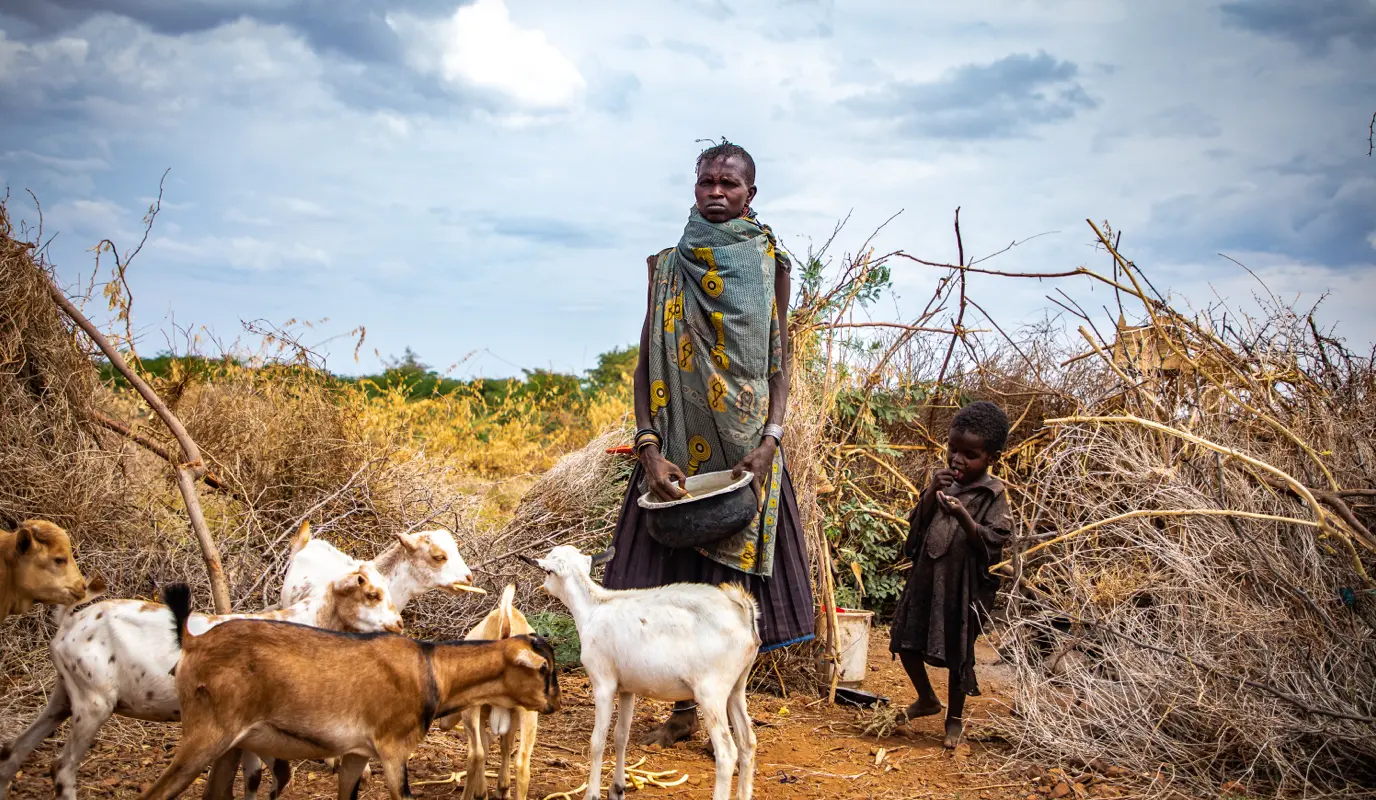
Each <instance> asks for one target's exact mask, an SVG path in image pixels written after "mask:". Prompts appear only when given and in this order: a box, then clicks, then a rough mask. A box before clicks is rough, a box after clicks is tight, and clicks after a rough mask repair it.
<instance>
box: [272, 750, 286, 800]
mask: <svg viewBox="0 0 1376 800" xmlns="http://www.w3.org/2000/svg"><path fill="white" fill-rule="evenodd" d="M288 783H291V762H290V761H288V760H286V759H285V758H275V759H272V791H271V792H270V793H269V794H268V798H269V800H277V798H279V797H281V796H282V790H283V789H286V788H287V784H288Z"/></svg>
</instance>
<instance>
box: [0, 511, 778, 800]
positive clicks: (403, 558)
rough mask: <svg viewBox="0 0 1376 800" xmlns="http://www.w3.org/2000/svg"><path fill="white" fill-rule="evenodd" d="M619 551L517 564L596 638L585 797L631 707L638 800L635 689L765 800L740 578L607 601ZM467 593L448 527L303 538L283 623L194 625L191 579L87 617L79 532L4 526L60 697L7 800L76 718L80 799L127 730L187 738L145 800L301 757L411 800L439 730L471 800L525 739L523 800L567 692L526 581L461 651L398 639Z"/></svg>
mask: <svg viewBox="0 0 1376 800" xmlns="http://www.w3.org/2000/svg"><path fill="white" fill-rule="evenodd" d="M610 557H611V553H610V551H607V552H604V553H601V554H599V555H596V556H588V555H585V554H583V553H580V552H579V551H578V550H577V549H575V548H573V547H569V546H565V545H561V546H558V547H555V548H554V549H553V550H551V551H550V553H549V554H548V555H547V556H545V557H544V558H539V559H536V558H530V557H528V556H521V558H522V560H524V561H526V562H527V563H529V564H531V565H532V566H535V567H537V568H539V569H540V570H542V571H543V572H544V573H545V579H544V584H543V588H544V589H545V591H547V592H549V593H550V594H551V595H552V596H554V597H555V598H557V599H558V600H559V601H560V602H562V603H563V604H564V605H565V606H566V607H567V608H568V610H569V613H570V614H571V616H572V617H573V620H574V623H575V625H576V627H577V629H578V634H579V639H580V640H581V659H582V664H583V667H584V669H585V671H586V672H587V676H588V679H589V683H590V685H591V689H592V693H593V697H594V700H595V703H596V721H595V723H594V727H593V732H592V740H591V744H590V747H589V762H590V763H589V767H588V768H589V773H588V780H587V793H586V795H585V797H586V800H596V798H599V797H600V795H601V775H602V758H603V750H604V747H605V743H606V738H607V733H608V729H609V728H610V726H611V718H612V707H613V704H614V703H615V704H616V705H617V707H618V708H619V715H618V719H617V725H616V734H615V735H616V738H615V746H616V764H615V768H614V771H613V774H612V781H611V789H610V791H609V797H610V798H611V800H620V799H621V798H622V797H623V796H624V794H625V791H626V746H627V740H628V739H629V736H630V727H631V717H632V711H633V708H634V704H635V698H636V695H644V696H646V697H650V698H654V699H658V700H694V701H696V702H697V704H698V707H699V709H700V712H701V714H702V719H703V723H704V725H705V727H706V729H707V732H708V735H709V737H710V738H711V742H712V748H713V753H714V756H715V759H716V784H715V789H714V792H713V800H728V798H729V797H730V795H731V779H732V775H733V773H734V772H735V771H736V769H737V767H739V772H740V777H739V780H738V787H737V795H738V796H739V797H740V798H742V800H750V797H751V793H752V783H753V781H752V779H753V774H754V760H755V734H754V732H753V730H752V725H751V720H750V716H749V714H748V712H747V710H746V702H745V684H746V680H747V678H748V676H749V673H750V666H751V664H752V662H753V661H754V659H755V656H756V653H757V651H758V648H759V643H760V640H759V634H758V630H757V624H756V616H757V613H758V610H757V608H756V606H755V601H754V599H753V598H752V597H751V596H750V594H749V593H748V592H746V591H744V590H742V589H740V588H739V587H737V586H734V585H731V584H723V585H722V586H708V585H699V584H674V585H670V586H664V587H660V588H656V589H643V590H635V591H612V590H609V589H605V588H603V587H601V586H599V585H598V584H596V583H594V582H593V580H592V578H591V571H592V567H593V566H595V565H596V564H599V563H602V562H603V561H605V560H607V559H609V558H610ZM471 581H472V573H471V572H470V570H469V569H468V566H467V565H466V564H465V563H464V560H463V557H462V556H461V555H460V554H459V551H458V547H457V546H456V544H455V542H454V537H453V536H452V535H451V534H450V533H449V532H448V531H444V530H432V531H425V532H421V533H404V534H398V535H397V536H396V542H394V543H393V544H391V545H390V546H388V547H387V548H386V549H384V550H383V551H382V552H381V553H379V554H378V555H377V556H376V557H375V558H374V559H373V560H371V561H360V560H358V559H355V558H351V557H349V556H347V555H345V554H344V553H342V552H341V551H339V550H338V549H336V548H335V547H334V546H333V545H331V544H329V543H328V542H325V541H322V540H320V539H314V538H312V537H311V533H310V527H309V524H303V525H302V526H301V529H300V531H299V532H298V533H297V534H296V536H295V538H294V539H293V540H292V543H291V555H290V561H289V562H288V566H287V571H286V575H285V576H284V578H283V583H282V592H281V599H280V607H279V608H278V609H275V610H269V611H263V612H260V613H256V614H222V615H210V614H198V613H193V612H192V611H191V592H190V590H189V589H188V587H187V586H186V585H185V584H172V585H169V586H166V587H164V588H163V590H162V597H163V601H164V604H157V603H148V602H144V601H140V600H102V601H100V602H90V601H93V600H95V599H96V598H97V597H99V596H100V595H101V594H102V593H103V592H104V590H105V587H104V585H103V582H102V581H101V580H100V579H99V578H96V579H93V580H92V581H90V582H89V584H88V582H87V581H86V579H85V578H84V577H83V576H82V574H81V571H80V570H79V569H78V568H77V566H76V564H75V561H74V559H73V556H72V549H71V543H70V541H69V539H68V536H67V533H66V532H65V531H64V530H62V528H60V527H58V526H56V525H53V524H52V523H50V522H45V521H41V520H30V521H26V522H24V523H22V524H21V525H20V526H19V527H18V529H17V530H16V531H14V532H11V533H5V532H0V619H3V618H4V617H5V616H8V615H9V614H17V613H22V612H24V611H26V610H28V609H29V608H30V607H31V606H32V605H34V604H35V603H46V604H50V605H54V606H58V607H59V608H58V611H57V613H56V619H57V621H58V625H57V632H56V634H55V635H54V637H53V640H52V643H51V645H50V652H51V656H52V661H53V667H54V668H55V671H56V673H57V683H56V686H55V687H54V688H53V691H52V694H51V696H50V698H49V700H48V704H47V706H46V707H45V708H44V709H43V711H42V713H41V714H40V715H39V717H38V719H36V720H34V722H33V723H32V724H31V725H29V727H28V729H27V730H25V731H24V732H23V733H22V734H20V736H19V738H18V739H16V740H15V741H14V742H12V743H11V744H9V745H6V746H4V747H0V800H4V798H5V795H6V794H7V793H8V791H9V788H10V786H11V784H12V783H13V781H14V778H15V776H16V774H17V773H18V772H19V769H20V767H21V766H22V764H23V763H24V760H25V759H26V758H27V757H28V756H29V754H30V753H32V752H33V750H34V749H35V748H36V747H37V746H38V745H39V744H40V743H41V742H42V741H43V740H44V739H46V738H47V737H48V736H50V735H51V734H52V733H53V732H54V731H55V730H56V729H57V728H58V726H59V725H61V723H62V722H63V721H64V720H66V719H67V718H69V717H70V718H71V727H70V731H69V734H68V738H67V741H66V743H65V744H64V745H63V747H62V751H61V753H60V754H59V755H58V757H57V760H56V762H55V763H54V764H53V768H52V778H53V790H54V793H55V794H56V795H57V796H58V798H60V800H75V798H76V774H77V767H78V765H79V764H80V762H81V759H82V757H83V756H84V755H85V754H86V751H87V750H88V749H90V747H91V745H92V743H93V742H94V741H95V737H96V734H97V733H98V732H99V730H100V727H101V725H103V724H104V723H105V721H106V720H107V719H109V718H110V716H111V715H112V714H120V715H123V716H126V717H133V718H135V719H141V720H149V721H154V722H172V721H180V722H181V725H182V735H181V740H180V742H179V743H178V747H177V751H176V754H175V755H174V756H173V759H172V762H171V764H170V765H168V767H167V769H166V770H165V771H164V772H163V774H162V775H161V776H160V777H159V778H158V780H157V781H156V782H155V783H154V784H153V785H152V786H151V787H149V789H148V790H147V791H145V792H144V793H143V794H142V798H143V800H164V798H171V797H176V796H177V795H178V794H180V793H181V792H182V791H184V790H185V789H186V788H187V787H188V786H190V785H191V783H192V782H193V781H194V780H195V779H196V778H197V776H199V775H200V774H201V773H202V772H203V771H204V770H205V768H206V767H207V766H209V767H210V775H209V777H208V779H207V780H206V787H205V796H206V797H207V798H216V799H217V800H218V798H228V797H230V795H231V794H232V785H233V781H234V778H235V775H236V774H237V773H238V772H239V771H240V770H241V769H242V772H243V776H244V781H243V786H244V795H245V798H246V800H253V799H254V798H255V797H256V794H257V791H258V789H259V786H260V783H261V777H262V773H263V770H264V768H265V767H267V768H269V769H270V770H271V772H272V775H273V789H272V791H271V796H272V797H273V798H276V797H277V796H278V795H279V794H280V793H281V791H282V789H283V788H284V787H285V786H286V784H287V782H288V781H289V780H290V778H291V768H290V761H293V760H300V759H326V760H329V761H330V762H331V763H333V764H335V766H336V768H337V771H338V775H339V797H340V798H341V800H349V798H356V797H357V795H358V790H359V786H360V784H361V783H362V781H363V779H364V778H365V777H366V775H367V774H368V763H369V760H370V759H376V760H377V761H378V762H379V763H380V764H381V766H382V771H383V777H384V780H385V782H386V785H387V791H388V793H389V795H390V796H391V797H392V799H393V800H398V798H403V797H410V796H411V792H410V787H409V785H408V781H407V768H406V761H407V758H408V757H409V756H410V754H411V753H412V752H413V751H414V750H415V749H416V747H417V746H419V745H420V743H421V741H422V740H423V739H424V737H425V734H426V732H427V731H428V730H429V729H430V727H431V726H432V725H435V724H437V725H439V726H440V727H441V728H443V729H446V730H447V729H452V728H453V727H455V726H456V725H458V724H459V723H460V722H462V724H463V726H464V731H465V733H466V734H467V738H468V742H469V752H468V763H467V778H466V780H465V782H464V784H465V785H464V795H463V796H464V800H471V798H473V797H475V796H477V797H482V796H485V794H486V788H487V787H486V780H485V777H484V766H483V765H484V762H485V760H486V749H487V745H488V737H489V733H490V735H491V736H495V737H496V738H497V739H498V742H499V746H500V753H501V769H500V770H499V772H498V782H497V788H498V790H499V792H501V793H502V794H504V795H505V793H506V792H507V791H508V790H509V788H510V774H509V773H510V771H511V770H510V766H511V756H512V753H513V745H514V746H515V772H516V787H515V788H516V791H515V797H516V800H525V798H526V793H527V791H528V789H529V786H530V756H531V752H532V750H533V749H534V746H535V735H536V727H537V723H538V720H539V715H540V714H548V713H552V712H554V711H555V710H557V709H558V708H559V707H560V695H559V681H558V675H557V671H556V667H555V662H554V653H553V650H552V649H551V648H550V645H549V644H548V643H547V642H546V641H545V640H544V639H543V638H541V637H540V636H537V635H534V634H533V632H532V630H531V628H530V625H529V624H528V623H527V622H526V619H525V617H524V616H523V615H522V614H521V612H520V611H519V610H517V609H516V608H515V607H514V605H513V597H514V593H515V587H514V586H511V585H508V586H507V587H506V588H505V590H504V591H503V592H502V595H501V599H500V600H499V602H498V603H497V605H496V607H495V608H493V609H492V611H490V612H489V613H488V615H487V616H486V617H485V618H484V619H483V620H482V621H481V622H479V623H478V624H477V625H476V626H475V627H474V628H473V629H472V630H471V631H469V632H468V634H467V636H466V637H465V638H464V640H462V641H445V642H426V641H419V640H416V639H412V638H409V637H406V636H403V635H401V631H402V620H401V614H400V611H401V609H403V608H405V607H406V604H407V603H409V602H410V601H411V600H412V599H414V598H416V597H418V596H419V595H421V594H424V593H426V592H429V591H431V590H440V591H445V592H450V593H461V592H476V593H483V590H481V589H477V588H475V587H473V586H472V585H471ZM84 603H90V605H85V606H84V607H83V608H81V609H80V610H79V611H75V612H73V608H74V607H75V606H76V605H78V604H84ZM484 723H486V727H487V731H484V730H483V727H484ZM518 733H519V742H517V734H518Z"/></svg>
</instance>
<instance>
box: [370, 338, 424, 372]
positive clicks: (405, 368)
mask: <svg viewBox="0 0 1376 800" xmlns="http://www.w3.org/2000/svg"><path fill="white" fill-rule="evenodd" d="M382 365H383V366H384V367H385V368H386V370H387V371H388V372H400V373H402V374H405V375H416V376H419V375H425V374H428V373H429V372H430V365H429V364H422V363H421V360H420V356H418V355H416V351H414V350H412V349H411V345H409V344H408V345H406V349H405V350H404V351H402V354H401V358H397V357H396V356H388V357H387V358H385V359H383V361H382Z"/></svg>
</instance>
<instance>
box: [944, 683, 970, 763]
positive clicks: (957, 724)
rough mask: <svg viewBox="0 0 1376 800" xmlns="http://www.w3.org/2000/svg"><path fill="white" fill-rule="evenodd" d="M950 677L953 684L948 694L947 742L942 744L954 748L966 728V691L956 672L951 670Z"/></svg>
mask: <svg viewBox="0 0 1376 800" xmlns="http://www.w3.org/2000/svg"><path fill="white" fill-rule="evenodd" d="M949 677H950V679H951V683H950V691H948V692H947V693H946V740H945V741H944V742H942V744H944V745H945V746H946V747H947V748H952V747H955V746H956V745H957V744H958V743H959V742H960V734H961V732H962V731H963V730H964V727H965V726H964V720H963V718H964V715H965V690H964V688H962V687H961V685H960V676H959V675H958V674H956V671H955V670H951V672H950V676H949Z"/></svg>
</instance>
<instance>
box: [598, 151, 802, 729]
mask: <svg viewBox="0 0 1376 800" xmlns="http://www.w3.org/2000/svg"><path fill="white" fill-rule="evenodd" d="M755 191H756V189H755V162H754V159H752V158H751V157H750V154H749V153H747V152H746V151H745V150H744V149H742V148H741V147H739V146H737V145H734V144H730V143H727V142H723V143H722V144H720V145H717V146H715V147H711V148H708V149H707V150H705V151H703V153H702V154H701V155H700V156H698V161H697V183H696V187H695V191H694V194H695V199H696V202H695V204H694V206H693V208H692V209H691V211H690V212H689V216H688V224H687V226H686V227H685V228H684V231H683V236H682V238H680V240H679V243H678V245H677V246H676V247H673V248H670V249H667V250H664V251H663V252H661V253H659V254H658V255H656V256H651V257H650V258H649V259H648V265H649V291H648V293H647V295H648V302H647V308H646V313H645V323H644V326H643V327H642V328H641V332H640V360H639V362H638V364H637V365H636V371H635V416H636V428H637V429H638V430H637V433H636V440H635V449H636V453H637V456H638V460H639V466H638V467H637V468H636V470H635V473H634V475H633V476H632V477H631V483H630V486H629V488H628V490H627V492H626V499H625V501H624V503H623V505H622V509H621V517H620V520H619V522H618V524H617V530H616V533H615V536H614V537H613V542H612V543H613V545H614V546H615V547H616V551H615V552H616V555H615V558H614V559H613V560H612V561H611V562H610V563H609V564H608V565H607V571H606V576H605V578H604V583H605V585H606V586H607V587H608V588H611V589H640V588H647V587H651V586H662V585H664V584H668V583H678V582H693V583H712V584H716V583H722V582H726V581H731V582H735V583H739V584H741V585H743V586H745V587H746V588H747V589H749V590H750V591H751V593H752V594H753V595H754V596H755V599H756V601H757V602H758V603H759V606H760V620H759V622H760V638H761V640H762V644H761V645H760V651H761V652H765V651H767V650H772V649H776V648H779V647H784V646H786V645H790V644H794V643H797V642H802V641H806V640H808V639H811V638H813V625H814V612H813V604H812V584H811V577H810V570H809V567H808V559H807V548H806V545H805V543H804V541H803V533H802V527H801V525H800V523H799V515H798V504H797V500H796V499H795V498H794V493H793V485H792V482H791V481H790V479H789V475H788V466H787V464H786V463H785V459H784V451H783V449H782V444H783V438H784V431H783V423H784V413H785V407H786V406H787V405H788V389H789V356H790V353H789V342H788V302H789V290H790V286H789V270H790V269H791V267H792V263H791V262H790V260H789V258H788V256H787V255H785V254H784V253H783V252H782V251H780V250H779V249H778V243H777V241H776V240H775V238H774V234H773V232H772V231H771V230H770V229H769V227H768V226H767V225H765V224H764V223H762V222H760V221H759V219H758V218H757V217H756V216H755V214H754V212H753V211H752V210H751V208H750V202H751V201H752V200H753V199H754V198H755ZM727 469H730V470H732V471H733V472H734V473H735V474H736V475H738V476H739V475H740V474H742V472H743V471H746V470H748V471H749V472H751V473H752V474H753V475H754V476H755V481H754V484H755V491H756V497H757V499H759V502H760V509H761V510H760V513H759V515H758V517H757V519H756V520H755V522H754V523H753V524H752V525H750V526H748V527H747V528H746V529H745V530H743V531H741V532H740V533H739V534H737V535H735V536H731V537H728V538H726V539H724V540H722V541H720V542H717V543H715V544H713V545H712V546H710V547H705V548H694V549H689V548H681V549H670V548H666V547H664V546H662V545H660V544H659V543H658V542H656V541H654V540H653V539H651V538H650V536H649V533H648V531H647V530H646V526H645V516H644V513H643V512H642V511H641V509H640V507H639V505H637V503H636V499H637V498H638V497H639V495H640V494H641V493H642V492H646V491H648V492H651V493H652V494H653V495H654V496H655V497H657V498H659V499H661V500H674V499H678V498H680V497H682V496H683V493H684V489H683V484H684V481H685V480H686V478H687V476H690V475H694V474H697V473H698V472H714V471H718V470H727ZM696 730H697V712H696V707H695V705H694V704H693V703H690V702H689V703H676V704H675V706H674V713H673V715H672V716H671V717H670V718H669V719H668V720H667V721H666V722H665V723H664V724H663V725H662V726H660V727H659V728H657V729H656V730H655V731H654V732H653V733H652V734H651V735H650V736H649V737H647V739H646V740H645V743H656V744H660V745H663V746H670V745H673V744H674V743H676V742H678V741H681V740H683V739H686V738H688V737H689V736H691V735H692V734H693V733H694V732H695V731H696Z"/></svg>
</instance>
